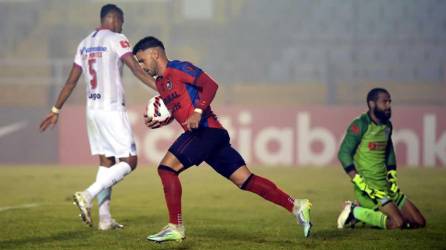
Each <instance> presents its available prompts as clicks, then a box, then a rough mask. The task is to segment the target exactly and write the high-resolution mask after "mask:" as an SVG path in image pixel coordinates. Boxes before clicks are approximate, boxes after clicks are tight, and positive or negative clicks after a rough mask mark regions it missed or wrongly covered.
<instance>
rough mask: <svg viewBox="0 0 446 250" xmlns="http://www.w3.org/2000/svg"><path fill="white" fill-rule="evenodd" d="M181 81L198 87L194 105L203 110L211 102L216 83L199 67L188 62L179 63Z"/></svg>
mask: <svg viewBox="0 0 446 250" xmlns="http://www.w3.org/2000/svg"><path fill="white" fill-rule="evenodd" d="M180 67H181V71H182V72H183V74H182V77H183V81H184V82H186V83H188V84H190V85H193V86H195V87H196V88H197V89H198V99H197V100H195V103H194V106H195V107H196V108H200V109H202V110H205V109H206V108H207V107H208V106H209V105H210V104H211V102H212V100H213V99H214V97H215V94H216V92H217V89H218V85H217V83H216V82H215V81H214V80H213V79H212V78H211V77H209V75H208V74H206V73H205V72H203V70H201V69H200V68H198V67H197V66H195V65H193V64H192V63H189V62H183V63H182V64H181V66H180Z"/></svg>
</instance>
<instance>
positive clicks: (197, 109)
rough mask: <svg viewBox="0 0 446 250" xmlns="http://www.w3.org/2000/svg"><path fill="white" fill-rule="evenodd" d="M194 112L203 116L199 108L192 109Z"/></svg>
mask: <svg viewBox="0 0 446 250" xmlns="http://www.w3.org/2000/svg"><path fill="white" fill-rule="evenodd" d="M194 112H197V113H198V114H203V110H202V109H200V108H196V109H194Z"/></svg>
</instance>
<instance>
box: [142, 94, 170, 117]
mask: <svg viewBox="0 0 446 250" xmlns="http://www.w3.org/2000/svg"><path fill="white" fill-rule="evenodd" d="M146 115H147V117H149V118H152V120H154V121H159V122H166V121H168V120H170V119H171V118H172V115H171V114H170V112H169V110H168V109H167V107H166V105H165V104H164V102H163V99H161V96H159V95H158V96H154V97H152V98H150V100H149V102H148V103H147V106H146Z"/></svg>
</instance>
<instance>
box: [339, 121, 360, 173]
mask: <svg viewBox="0 0 446 250" xmlns="http://www.w3.org/2000/svg"><path fill="white" fill-rule="evenodd" d="M366 129H367V128H366V125H365V124H363V122H361V119H360V118H358V119H355V120H354V121H353V122H352V123H351V124H350V126H349V127H348V128H347V131H346V134H345V136H344V139H343V140H342V143H341V147H340V148H339V152H338V159H339V161H340V162H341V164H342V167H343V168H344V170H345V172H347V173H348V172H350V171H351V170H353V169H355V165H354V162H353V156H354V155H355V153H356V149H357V148H358V145H359V144H360V143H361V138H362V135H363V134H364V133H365V130H366Z"/></svg>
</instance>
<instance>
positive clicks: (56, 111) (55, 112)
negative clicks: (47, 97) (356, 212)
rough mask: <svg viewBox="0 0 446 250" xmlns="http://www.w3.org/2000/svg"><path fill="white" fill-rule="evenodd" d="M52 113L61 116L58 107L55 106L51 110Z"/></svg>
mask: <svg viewBox="0 0 446 250" xmlns="http://www.w3.org/2000/svg"><path fill="white" fill-rule="evenodd" d="M51 112H53V113H54V114H59V112H60V109H58V108H56V106H53V107H52V108H51Z"/></svg>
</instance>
